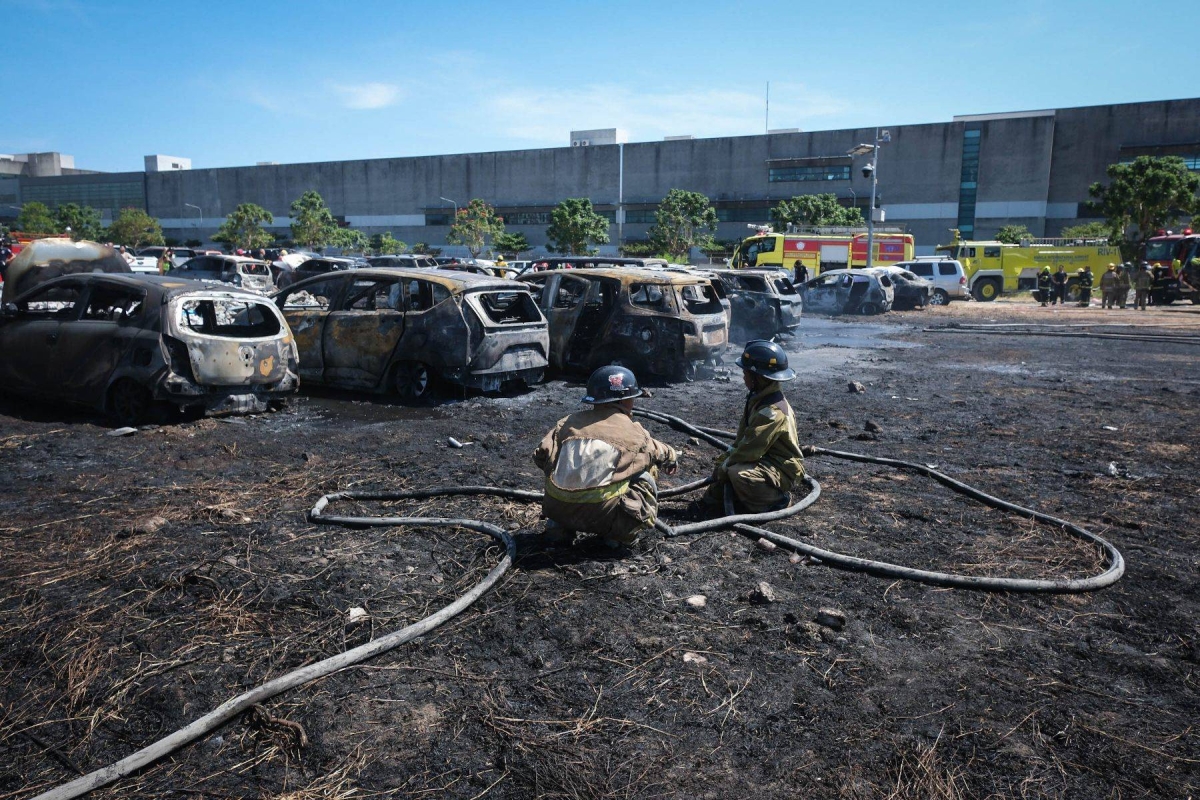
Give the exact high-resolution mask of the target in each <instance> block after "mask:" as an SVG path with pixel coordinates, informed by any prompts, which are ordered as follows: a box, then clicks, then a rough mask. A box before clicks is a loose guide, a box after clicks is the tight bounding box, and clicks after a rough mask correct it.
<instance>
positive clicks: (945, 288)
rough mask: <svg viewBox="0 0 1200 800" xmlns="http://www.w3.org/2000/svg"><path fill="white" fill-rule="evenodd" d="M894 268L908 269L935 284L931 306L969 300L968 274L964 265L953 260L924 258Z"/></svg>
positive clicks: (903, 262) (902, 262)
mask: <svg viewBox="0 0 1200 800" xmlns="http://www.w3.org/2000/svg"><path fill="white" fill-rule="evenodd" d="M894 266H897V267H900V268H902V269H906V270H908V271H909V272H911V273H913V274H915V275H919V276H920V277H922V278H925V279H927V280H929V281H930V282H932V283H933V294H932V295H931V296H930V298H929V304H930V305H934V306H944V305H947V304H949V302H950V301H951V300H967V299H969V298H970V297H971V290H970V288H969V287H968V286H967V273H966V272H965V271H964V270H963V267H962V264H960V263H958V262H957V261H955V260H954V259H951V258H942V257H940V256H938V257H924V258H917V259H916V260H914V261H901V262H900V263H899V264H895V265H894Z"/></svg>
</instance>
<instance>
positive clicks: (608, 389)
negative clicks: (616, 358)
mask: <svg viewBox="0 0 1200 800" xmlns="http://www.w3.org/2000/svg"><path fill="white" fill-rule="evenodd" d="M644 394H645V392H644V391H643V390H642V388H641V387H640V386H638V382H637V377H636V376H635V375H634V374H633V371H632V370H630V369H627V368H626V367H616V366H609V367H600V369H598V370H596V371H595V372H593V373H592V376H591V377H590V378H588V382H587V396H586V397H584V398H583V402H585V403H591V404H592V405H597V406H598V405H600V404H601V403H615V402H616V401H618V400H632V399H633V398H635V397H641V396H642V395H644Z"/></svg>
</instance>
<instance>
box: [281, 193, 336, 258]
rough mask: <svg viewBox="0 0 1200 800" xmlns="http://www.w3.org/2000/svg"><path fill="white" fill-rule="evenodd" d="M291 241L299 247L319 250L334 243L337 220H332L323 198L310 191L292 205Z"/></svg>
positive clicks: (331, 214)
mask: <svg viewBox="0 0 1200 800" xmlns="http://www.w3.org/2000/svg"><path fill="white" fill-rule="evenodd" d="M291 212H292V239H293V241H295V242H296V244H298V245H300V246H301V247H306V248H308V249H310V250H319V249H321V248H322V247H324V246H325V245H327V244H332V243H334V239H335V238H336V237H337V235H338V224H337V220H335V219H334V218H333V213H332V212H330V210H329V206H327V205H325V200H324V198H322V197H321V195H320V194H319V193H317V192H315V191H313V190H312V189H310V190H308V191H307V192H305V193H304V194H302V195H300V197H299V198H298V199H296V200H295V201H294V202H293V203H292V208H291Z"/></svg>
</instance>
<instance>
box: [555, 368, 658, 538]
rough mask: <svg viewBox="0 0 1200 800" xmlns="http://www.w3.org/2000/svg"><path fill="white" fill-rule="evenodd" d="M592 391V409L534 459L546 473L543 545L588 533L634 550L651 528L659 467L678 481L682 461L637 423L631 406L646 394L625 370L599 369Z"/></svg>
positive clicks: (568, 421)
mask: <svg viewBox="0 0 1200 800" xmlns="http://www.w3.org/2000/svg"><path fill="white" fill-rule="evenodd" d="M587 392H588V393H587V396H586V397H584V398H583V402H585V403H591V404H592V408H591V409H588V410H586V411H579V412H576V413H574V414H572V415H570V416H569V417H564V418H563V419H561V420H559V421H558V424H557V425H555V426H554V429H553V430H552V431H550V432H549V433H547V434H546V436H545V438H544V439H542V443H541V444H540V445H538V448H537V450H536V451H534V454H533V461H534V463H535V464H537V465H538V467H539V468H540V469H541V470H542V472H544V473H546V493H545V497H544V498H543V499H542V512H543V513H544V514H545V515H546V516H547V517H549V522H548V523H547V524H546V533H545V538H546V540H547V541H551V542H566V543H569V542H570V541H571V540H572V539H573V538H574V536H575V532H576V531H584V532H587V533H596V534H599V535H600V536H601V537H602V538H603V539H604V542H605V544H607V545H609V546H610V547H618V546H620V545H630V544H633V543H634V542H636V541H637V539H638V537H639V536H640V535H641V533H642V532H643V531H646V530H648V529H650V528H652V527H653V526H654V520H655V517H656V516H657V514H658V482H657V481H658V468H659V467H662V468H663V470H664V471H665V472H666V473H667V474H668V475H671V474H674V472H675V468H676V461H677V459H678V455H677V454H676V452H675V449H674V448H672V447H671V446H670V445H666V444H663V443H662V442H660V441H657V440H656V439H654V438H653V437H651V436H650V434H649V433H647V432H646V429H645V428H643V427H642V426H641V425H639V424H638V423H636V422H634V421H633V418H632V413H633V401H634V399H635V398H638V397H641V396H642V395H643V394H645V392H643V391H642V390H641V389H640V388H639V387H638V385H637V378H636V377H634V374H633V373H632V372H630V371H629V370H628V369H626V368H625V367H601V368H600V369H598V370H596V371H595V372H593V373H592V376H591V377H590V378H588V383H587Z"/></svg>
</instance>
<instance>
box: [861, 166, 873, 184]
mask: <svg viewBox="0 0 1200 800" xmlns="http://www.w3.org/2000/svg"><path fill="white" fill-rule="evenodd" d="M874 174H875V165H874V164H871V163H870V162H868V163H866V164H863V166H862V175H863V177H864V178H866V179H867V180H871V176H872V175H874Z"/></svg>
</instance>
